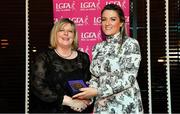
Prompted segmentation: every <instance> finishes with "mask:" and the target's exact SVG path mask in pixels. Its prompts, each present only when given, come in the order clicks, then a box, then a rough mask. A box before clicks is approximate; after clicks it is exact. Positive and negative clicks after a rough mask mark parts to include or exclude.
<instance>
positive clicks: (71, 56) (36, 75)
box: [30, 18, 92, 113]
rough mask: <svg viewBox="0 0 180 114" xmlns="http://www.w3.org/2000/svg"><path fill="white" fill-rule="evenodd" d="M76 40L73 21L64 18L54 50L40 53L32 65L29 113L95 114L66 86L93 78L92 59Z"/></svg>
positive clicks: (53, 38) (55, 30)
mask: <svg viewBox="0 0 180 114" xmlns="http://www.w3.org/2000/svg"><path fill="white" fill-rule="evenodd" d="M77 40H78V37H77V31H76V28H75V23H74V22H73V21H71V20H69V19H67V18H63V19H61V20H59V21H58V22H56V23H55V24H54V26H53V28H52V30H51V36H50V44H51V49H48V50H46V51H44V52H42V53H40V54H38V55H37V57H36V59H35V61H34V63H33V65H32V69H31V91H32V94H31V97H30V112H36V113H37V112H49V113H50V112H52V113H53V112H54V113H55V112H58V113H76V112H81V111H82V112H83V113H84V112H89V113H90V112H92V110H91V109H92V106H88V103H89V101H88V100H78V99H72V98H71V97H72V94H71V91H70V90H69V88H68V86H67V82H68V81H71V80H73V81H74V80H83V81H84V82H86V81H89V80H90V78H91V73H90V71H89V65H90V60H89V56H88V54H86V53H84V52H81V51H78V50H77V48H78V44H77ZM79 107H81V109H80V108H79ZM87 107H88V108H87ZM83 110H84V111H83Z"/></svg>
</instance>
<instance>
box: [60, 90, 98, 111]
mask: <svg viewBox="0 0 180 114" xmlns="http://www.w3.org/2000/svg"><path fill="white" fill-rule="evenodd" d="M80 91H81V92H80V93H78V94H76V95H74V96H73V97H72V98H71V97H69V96H66V95H65V96H64V101H63V104H64V105H67V106H69V107H70V108H71V109H73V110H75V111H78V112H82V111H83V110H84V109H86V108H87V106H88V105H90V104H91V103H92V101H91V100H90V98H92V97H94V96H96V95H97V89H95V88H91V87H88V88H81V89H80Z"/></svg>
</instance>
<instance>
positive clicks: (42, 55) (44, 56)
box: [36, 48, 54, 60]
mask: <svg viewBox="0 0 180 114" xmlns="http://www.w3.org/2000/svg"><path fill="white" fill-rule="evenodd" d="M53 53H54V50H53V49H49V48H48V49H44V50H41V51H39V52H38V53H37V54H36V59H43V60H46V59H48V58H50V56H52V55H53Z"/></svg>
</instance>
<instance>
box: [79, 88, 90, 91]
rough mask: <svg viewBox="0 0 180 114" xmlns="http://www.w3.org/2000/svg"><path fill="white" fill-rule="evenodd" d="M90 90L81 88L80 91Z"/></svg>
mask: <svg viewBox="0 0 180 114" xmlns="http://www.w3.org/2000/svg"><path fill="white" fill-rule="evenodd" d="M88 89H89V88H80V89H79V90H80V91H87V90H88Z"/></svg>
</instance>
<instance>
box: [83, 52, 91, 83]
mask: <svg viewBox="0 0 180 114" xmlns="http://www.w3.org/2000/svg"><path fill="white" fill-rule="evenodd" d="M83 60H84V61H83V63H84V64H83V67H84V68H83V69H84V74H85V80H86V81H89V80H90V79H91V72H90V70H89V67H90V60H89V55H88V54H87V53H85V54H84V56H83Z"/></svg>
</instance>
